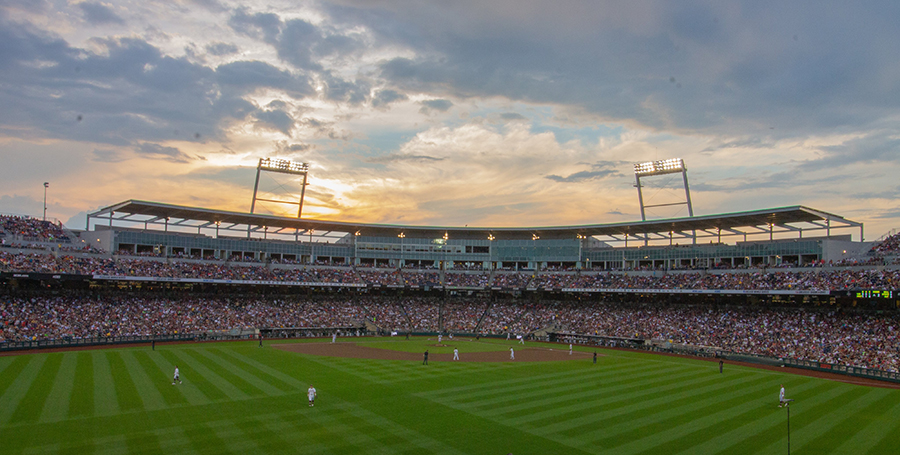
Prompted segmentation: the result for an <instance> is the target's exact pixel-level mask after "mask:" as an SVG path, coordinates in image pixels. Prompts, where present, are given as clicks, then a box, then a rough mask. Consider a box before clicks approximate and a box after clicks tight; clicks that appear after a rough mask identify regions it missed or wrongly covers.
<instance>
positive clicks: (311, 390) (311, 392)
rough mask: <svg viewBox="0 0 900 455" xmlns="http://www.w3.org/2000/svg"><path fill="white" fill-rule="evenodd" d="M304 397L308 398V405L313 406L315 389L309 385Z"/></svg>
mask: <svg viewBox="0 0 900 455" xmlns="http://www.w3.org/2000/svg"><path fill="white" fill-rule="evenodd" d="M306 397H307V398H309V405H310V406H313V405H314V404H315V401H316V388H315V387H313V386H312V384H310V386H309V390H307V391H306Z"/></svg>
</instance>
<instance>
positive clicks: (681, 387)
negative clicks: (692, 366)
mask: <svg viewBox="0 0 900 455" xmlns="http://www.w3.org/2000/svg"><path fill="white" fill-rule="evenodd" d="M704 374H707V375H708V373H704ZM765 380H766V379H765V378H760V377H755V378H754V377H741V376H735V377H734V378H729V380H722V378H707V379H704V380H703V381H697V382H688V381H685V382H682V383H679V384H673V386H672V387H658V388H657V387H654V388H651V389H649V390H641V391H640V393H626V392H623V393H612V394H611V393H609V392H608V391H607V390H599V391H598V393H599V394H601V395H600V396H598V397H597V398H596V399H585V400H584V405H578V406H576V407H574V409H567V410H566V411H567V412H566V413H564V414H560V415H558V416H556V417H553V416H550V415H544V416H543V418H542V419H540V420H532V421H531V422H529V425H528V426H529V427H534V428H536V430H537V431H540V432H541V434H552V433H556V434H559V435H560V436H563V437H568V438H582V439H590V438H592V437H594V436H593V435H596V434H597V432H598V430H599V429H600V428H603V432H602V433H603V434H608V431H609V428H610V427H613V426H615V425H618V424H621V423H622V422H624V421H627V422H632V421H634V420H635V419H641V418H644V417H646V416H648V415H653V414H654V412H653V411H655V410H657V409H660V408H662V407H664V408H665V409H666V410H668V411H670V412H677V410H678V409H679V408H684V409H687V408H690V407H697V406H699V405H701V404H702V403H703V401H704V400H708V399H711V398H713V399H719V397H720V396H721V395H722V394H723V392H727V391H728V390H729V389H731V388H734V389H738V390H746V389H748V388H750V387H754V386H759V384H762V383H764V382H765ZM760 387H764V386H760Z"/></svg>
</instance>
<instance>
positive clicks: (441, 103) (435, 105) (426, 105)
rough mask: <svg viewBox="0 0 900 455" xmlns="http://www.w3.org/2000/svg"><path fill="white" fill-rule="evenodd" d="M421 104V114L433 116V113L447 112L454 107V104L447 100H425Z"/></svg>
mask: <svg viewBox="0 0 900 455" xmlns="http://www.w3.org/2000/svg"><path fill="white" fill-rule="evenodd" d="M419 104H421V105H422V107H421V108H420V109H419V113H421V114H425V115H429V114H431V111H438V112H447V111H448V110H450V108H451V107H453V102H451V101H450V100H445V99H436V100H425V101H420V102H419Z"/></svg>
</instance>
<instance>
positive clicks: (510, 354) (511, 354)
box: [509, 348, 516, 360]
mask: <svg viewBox="0 0 900 455" xmlns="http://www.w3.org/2000/svg"><path fill="white" fill-rule="evenodd" d="M509 360H516V351H513V348H509Z"/></svg>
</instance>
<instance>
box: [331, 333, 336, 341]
mask: <svg viewBox="0 0 900 455" xmlns="http://www.w3.org/2000/svg"><path fill="white" fill-rule="evenodd" d="M335 341H337V332H335V333H332V334H331V342H332V343H334V342H335Z"/></svg>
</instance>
